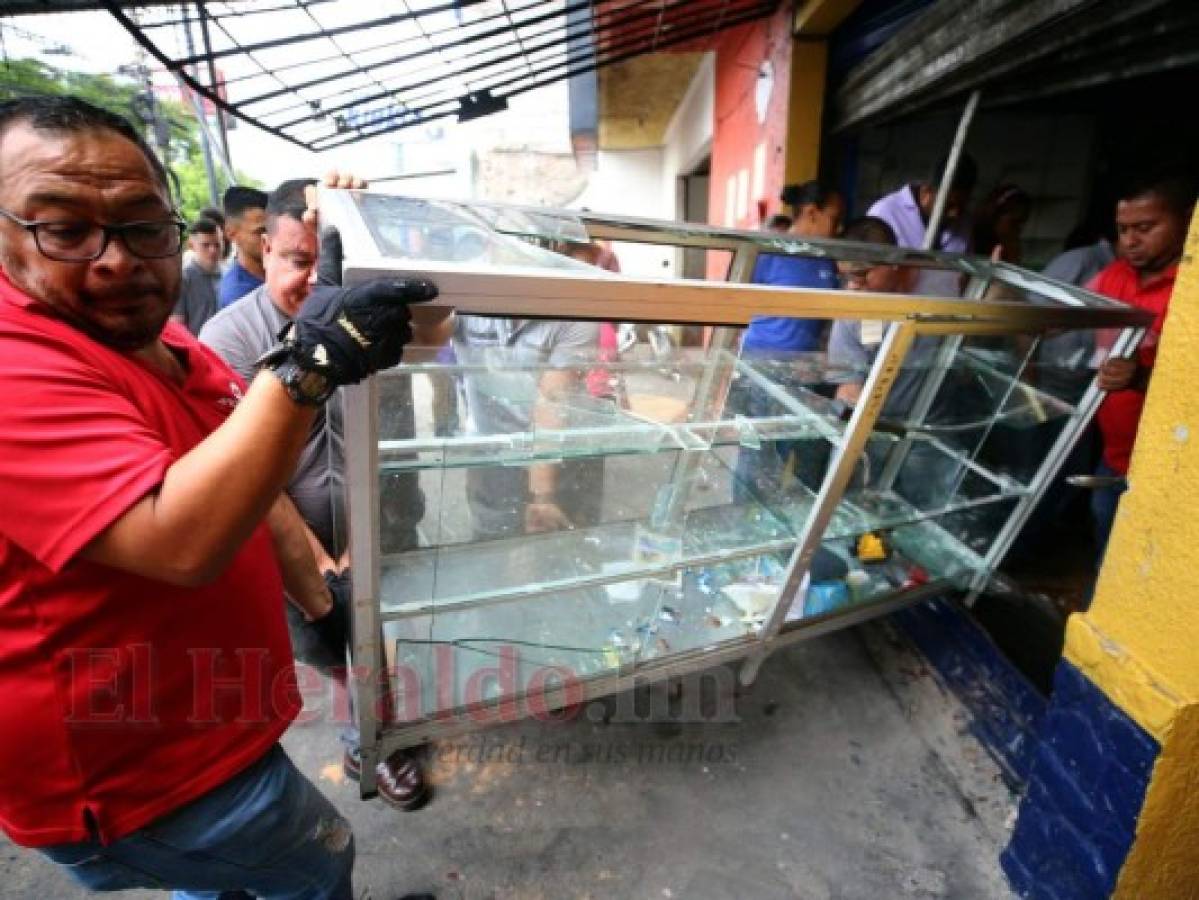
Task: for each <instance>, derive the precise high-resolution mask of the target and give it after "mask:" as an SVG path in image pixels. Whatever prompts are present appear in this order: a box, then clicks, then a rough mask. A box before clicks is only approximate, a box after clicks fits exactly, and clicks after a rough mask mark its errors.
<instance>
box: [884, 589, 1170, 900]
mask: <svg viewBox="0 0 1199 900" xmlns="http://www.w3.org/2000/svg"><path fill="white" fill-rule="evenodd" d="M893 621H895V622H896V624H897V625H899V627H901V628H902V629H903V630H904V631H905V632H907V634H908V635H909V636H910V637H911V638H912V640H913V642H914V643H915V644H916V645H917V647H918V648H919V649H920V651H921V653H923V654H924V656H925V657H926V658H927V659H928V660H929V662H930V664H931V665H932V666H933V668H934V669H935V670H936V672H937V674H938V675H939V676H940V677H941V678H942V679H943V680H944V681H945V682H946V683H947V685H948V686H949V688H950V689H951V690H952V691H953V692H954V693H955V694H956V695H957V696H958V698H959V699H960V700H961V701H962V702H963V704H964V705H965V706H966V707H967V708H968V709H969V710H970V712H971V713H972V719H973V721H972V724H971V731H972V732H973V734H974V735H975V736H976V737H977V738H979V740H980V741H981V742H982V743H983V745H984V746H985V747H987V748H988V750H990V751H991V753H992V755H993V756H994V757H995V758H996V760H997V761H999V763H1000V765H1001V767H1002V768H1003V769H1004V770H1005V771H1006V773H1007V776H1008V779H1009V783H1010V784H1011V785H1012V786H1013V788H1014V789H1017V788H1019V787H1021V786H1024V788H1025V792H1024V795H1023V797H1022V798H1021V801H1020V808H1019V813H1018V815H1017V819H1016V827H1015V829H1014V831H1013V833H1012V838H1011V842H1010V843H1009V844H1008V846H1007V848H1006V849H1005V850H1004V851H1003V853H1002V854H1001V856H1000V863H1001V865H1002V866H1003V870H1004V872H1005V873H1006V874H1007V876H1008V880H1009V881H1010V882H1011V885H1012V888H1013V889H1014V890H1015V891H1016V892H1017V893H1018V894H1019V895H1020V896H1021V897H1024V898H1029V900H1099V898H1103V897H1107V896H1109V895H1110V894H1111V892H1112V889H1113V888H1114V887H1115V884H1116V877H1117V876H1118V875H1119V873H1120V867H1121V866H1122V865H1123V864H1124V859H1125V857H1126V856H1127V855H1128V849H1129V847H1131V846H1132V839H1133V835H1134V833H1135V831H1136V823H1137V817H1138V816H1139V815H1140V811H1141V806H1142V804H1143V803H1144V800H1145V791H1146V789H1147V788H1148V786H1149V778H1150V775H1151V774H1152V771H1153V763H1154V761H1155V760H1156V759H1157V755H1158V753H1159V752H1160V747H1159V746H1158V743H1157V741H1155V740H1154V739H1153V737H1151V736H1150V735H1149V734H1148V733H1147V732H1146V731H1145V730H1144V729H1142V728H1141V727H1140V726H1139V725H1137V724H1136V723H1135V722H1134V721H1133V720H1132V719H1130V718H1129V717H1128V716H1127V715H1126V714H1125V713H1124V712H1123V711H1122V710H1120V709H1119V708H1118V707H1116V706H1115V705H1114V704H1113V703H1112V702H1111V701H1110V700H1109V699H1108V698H1107V695H1106V694H1104V693H1103V692H1102V691H1100V690H1099V688H1098V687H1096V686H1095V685H1094V684H1093V683H1092V682H1091V681H1089V680H1088V679H1087V678H1086V677H1085V676H1084V675H1083V674H1082V673H1081V672H1079V671H1078V669H1076V668H1075V667H1074V666H1073V665H1071V664H1070V663H1068V662H1066V661H1064V660H1063V661H1062V662H1060V663H1058V666H1057V668H1056V670H1055V672H1054V680H1053V693H1052V696H1051V698H1050V699H1049V701H1048V703H1047V702H1046V700H1045V698H1043V697H1042V696H1041V695H1040V693H1038V692H1037V690H1036V689H1035V688H1034V687H1033V686H1032V685H1031V684H1030V683H1029V682H1028V681H1027V680H1026V679H1025V678H1024V676H1023V675H1021V674H1020V673H1019V672H1018V671H1017V670H1016V669H1015V667H1014V666H1013V665H1012V664H1011V663H1010V662H1009V661H1008V660H1007V658H1006V657H1005V656H1004V655H1003V653H1002V652H1001V651H1000V650H999V648H998V647H996V646H995V644H994V643H993V642H992V641H991V639H990V637H989V636H988V635H987V633H986V632H985V631H983V629H982V628H981V627H980V626H979V625H978V624H977V623H976V622H974V620H973V619H972V618H971V616H970V615H969V613H967V612H966V611H964V610H963V609H962V608H961V607H960V606H959V605H957V604H956V603H954V602H952V601H950V600H945V599H937V600H932V601H929V602H927V603H923V604H919V605H918V606H915V607H912V608H911V609H908V610H904V611H903V612H901V613H897V614H896V615H895V616H894V617H893Z"/></svg>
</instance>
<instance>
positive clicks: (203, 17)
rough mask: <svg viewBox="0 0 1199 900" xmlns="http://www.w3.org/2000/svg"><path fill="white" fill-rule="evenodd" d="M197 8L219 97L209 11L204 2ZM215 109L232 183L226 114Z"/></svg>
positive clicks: (212, 81)
mask: <svg viewBox="0 0 1199 900" xmlns="http://www.w3.org/2000/svg"><path fill="white" fill-rule="evenodd" d="M196 8H197V9H198V10H199V11H200V36H201V37H202V38H203V39H204V52H205V54H207V56H208V83H209V84H210V85H212V93H213V95H214V96H219V95H220V89H219V88H218V87H217V80H216V66H215V65H214V64H213V61H212V37H211V35H209V33H208V9H207V7H205V6H204V0H196ZM196 80H197V81H198V80H199V79H198V78H197V79H196ZM213 107H214V109H216V126H217V133H218V134H219V135H220V137H221V151H222V153H223V154H224V156H225V165H226V166H227V167H228V168H229V181H230V182H231V183H232V182H235V181H236V180H237V179H236V177H235V176H234V175H233V156H232V155H231V154H230V153H229V131H228V129H227V128H226V126H225V113H224V111H223V110H222V109H221V106H220V104H219V103H218V104H214V105H213Z"/></svg>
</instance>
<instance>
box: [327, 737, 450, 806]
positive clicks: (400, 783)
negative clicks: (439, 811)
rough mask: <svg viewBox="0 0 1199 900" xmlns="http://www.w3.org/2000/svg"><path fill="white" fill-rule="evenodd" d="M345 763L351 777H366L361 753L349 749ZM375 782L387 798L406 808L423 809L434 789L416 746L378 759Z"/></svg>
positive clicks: (345, 768) (389, 801)
mask: <svg viewBox="0 0 1199 900" xmlns="http://www.w3.org/2000/svg"><path fill="white" fill-rule="evenodd" d="M341 765H342V769H344V770H345V773H346V776H347V777H348V778H351V779H353V780H354V781H357V780H358V779H359V778H361V777H362V763H361V760H359V758H358V757H357V756H355V755H353V754H351V753H349V752H347V753H346V754H345V756H344V757H343V759H342V763H341ZM375 785H376V788H377V789H378V791H379V796H380V797H382V798H383V800H384V801H386V802H387V803H390V804H391V805H392V806H394V807H396V808H398V809H403V810H413V809H419V808H420V807H422V806H424V805H425V804H426V803H427V802H428V801H429V797H430V796H431V795H432V793H433V792H432V790H431V789H430V788H429V785H428V784H426V783H425V773H424V770H423V768H422V767H421V764H420V760H419V759H417V756H416V754H415V753H414V752H413V751H412V750H397V751H396V752H395V753H393V754H391V756H389V757H387V759H385V760H383V761H382V762H380V763H378V764H377V765H376V766H375Z"/></svg>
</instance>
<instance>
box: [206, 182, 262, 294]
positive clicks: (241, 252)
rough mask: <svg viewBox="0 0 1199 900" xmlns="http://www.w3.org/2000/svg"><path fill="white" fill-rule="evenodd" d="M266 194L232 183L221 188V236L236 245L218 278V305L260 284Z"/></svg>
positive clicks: (246, 292)
mask: <svg viewBox="0 0 1199 900" xmlns="http://www.w3.org/2000/svg"><path fill="white" fill-rule="evenodd" d="M266 199H267V198H266V194H264V193H263V192H262V191H260V190H258V189H257V188H251V187H242V186H241V185H234V186H233V187H231V188H229V190H227V191H225V197H224V205H225V218H226V222H225V236H226V237H228V239H229V243H230V244H232V245H233V246H234V247H236V248H237V259H235V260H233V262H232V263H231V264H230V266H229V269H228V271H226V272H225V274H224V276H223V277H222V278H221V290H220V293H219V295H218V297H217V300H218V302H219V303H220V306H221V308H222V309H224V308H225V307H226V306H228V305H229V304H230V303H233V302H234V301H236V300H240V299H241V298H242V297H244V296H245V295H246V294H248V293H250V291H252V290H254V288H256V287H260V286H261V285H262V282H263V280H264V279H265V278H266V273H265V272H264V271H263V268H262V236H263V234H265V233H266Z"/></svg>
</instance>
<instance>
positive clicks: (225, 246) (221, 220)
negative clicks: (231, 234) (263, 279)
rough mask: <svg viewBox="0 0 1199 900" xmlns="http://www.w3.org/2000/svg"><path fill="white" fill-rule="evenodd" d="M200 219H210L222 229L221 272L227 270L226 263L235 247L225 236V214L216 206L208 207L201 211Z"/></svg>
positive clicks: (198, 216)
mask: <svg viewBox="0 0 1199 900" xmlns="http://www.w3.org/2000/svg"><path fill="white" fill-rule="evenodd" d="M196 218H199V219H208V220H210V221H212V222H216V223H217V225H218V226H219V227H220V229H221V271H222V272H224V271H225V269H226V267H227V266H226V263H227V262H228V260H229V254H230V253H232V252H233V245H232V244H231V243H229V238H228V237H226V236H225V214H224V213H223V212H221V211H220V209H218V208H217V207H215V206H206V207H204V208H203V209H202V210H200V212H199V214H198V215H197V216H196Z"/></svg>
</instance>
